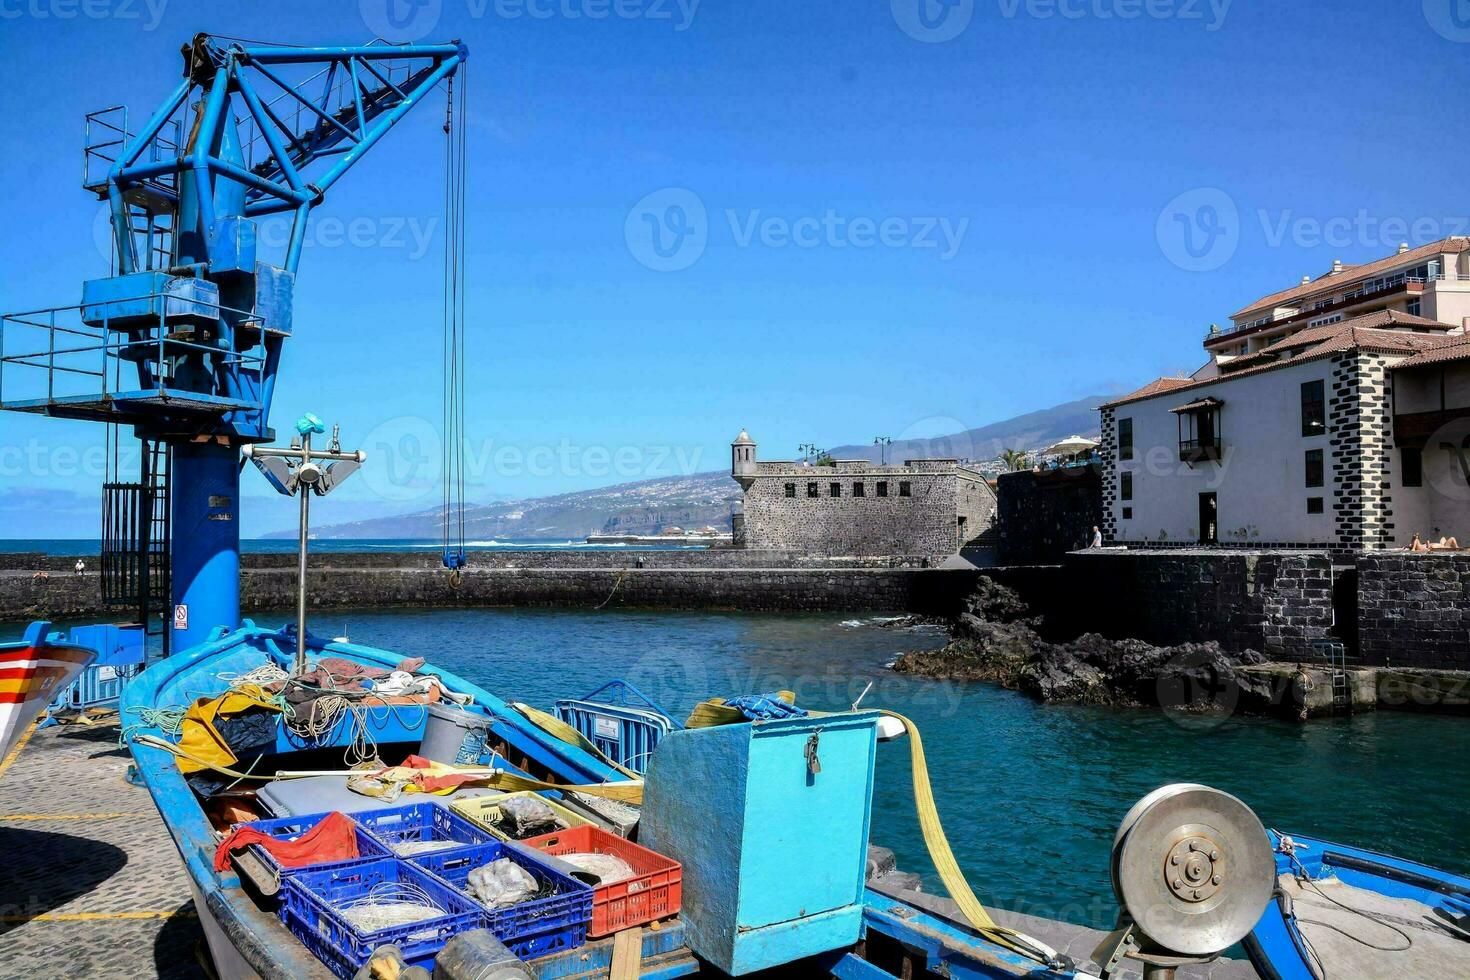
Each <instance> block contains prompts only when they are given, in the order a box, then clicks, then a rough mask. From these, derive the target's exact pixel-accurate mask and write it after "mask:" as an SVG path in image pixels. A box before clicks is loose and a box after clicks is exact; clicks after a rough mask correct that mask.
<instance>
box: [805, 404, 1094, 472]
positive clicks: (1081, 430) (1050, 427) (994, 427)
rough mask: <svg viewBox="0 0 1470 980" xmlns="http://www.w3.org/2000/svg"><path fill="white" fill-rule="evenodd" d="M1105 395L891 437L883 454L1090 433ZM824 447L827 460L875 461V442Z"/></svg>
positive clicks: (941, 453) (974, 451)
mask: <svg viewBox="0 0 1470 980" xmlns="http://www.w3.org/2000/svg"><path fill="white" fill-rule="evenodd" d="M1107 400H1108V396H1104V395H1091V396H1089V397H1087V398H1082V399H1079V400H1077V401H1075V402H1067V403H1066V404H1065V405H1057V406H1055V407H1053V408H1046V409H1042V410H1041V411H1039V412H1029V413H1027V414H1025V415H1018V416H1016V417H1015V418H1013V419H1006V420H1005V421H1004V422H992V423H991V424H990V425H983V426H981V427H980V428H978V429H968V430H966V431H964V432H957V433H955V434H954V435H947V436H936V437H935V438H933V439H904V440H894V442H893V444H892V445H890V446H888V447H887V454H886V455H887V457H888V459H889V461H890V462H896V463H901V462H903V461H904V460H906V459H975V460H981V459H995V458H996V457H997V456H999V455H1000V454H1001V451H1002V450H1005V449H1044V448H1046V447H1047V446H1050V445H1053V444H1054V443H1058V442H1061V441H1062V440H1063V439H1065V438H1067V436H1091V437H1094V438H1095V437H1096V436H1097V434H1098V417H1097V407H1098V406H1099V405H1101V404H1102V403H1103V402H1105V401H1107ZM827 452H828V453H829V455H831V456H832V458H833V459H870V460H872V461H873V462H875V463H876V462H878V460H879V447H877V446H873V445H866V446H864V445H851V446H837V447H836V448H834V449H829V450H828V451H827Z"/></svg>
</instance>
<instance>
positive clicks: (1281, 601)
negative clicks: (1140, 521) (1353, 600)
mask: <svg viewBox="0 0 1470 980" xmlns="http://www.w3.org/2000/svg"><path fill="white" fill-rule="evenodd" d="M1064 567H1065V568H1066V569H1067V572H1068V574H1067V581H1068V583H1069V595H1070V596H1071V598H1072V608H1074V609H1075V610H1076V622H1075V623H1074V624H1073V625H1074V628H1076V629H1077V631H1078V632H1085V631H1093V632H1099V633H1103V634H1105V635H1107V636H1111V637H1119V638H1121V637H1135V638H1137V639H1141V640H1146V641H1148V642H1149V643H1153V644H1156V645H1158V646H1173V645H1176V644H1180V643H1189V642H1204V641H1206V640H1218V641H1219V642H1220V644H1221V645H1222V646H1224V647H1225V648H1226V649H1227V650H1237V651H1238V650H1244V649H1254V650H1259V651H1261V652H1263V653H1265V654H1267V655H1268V656H1271V657H1277V658H1282V659H1288V660H1290V659H1296V658H1299V657H1306V656H1307V655H1309V653H1310V652H1311V645H1312V642H1313V641H1315V640H1322V639H1327V638H1328V637H1329V636H1330V634H1331V631H1332V623H1333V610H1332V577H1333V570H1332V560H1331V558H1329V557H1328V556H1327V555H1325V554H1318V553H1310V552H1248V551H1216V550H1196V551H1183V550H1170V551H1143V550H1128V551H1124V550H1099V551H1083V552H1077V553H1075V554H1071V555H1068V556H1067V558H1066V560H1065V562H1064Z"/></svg>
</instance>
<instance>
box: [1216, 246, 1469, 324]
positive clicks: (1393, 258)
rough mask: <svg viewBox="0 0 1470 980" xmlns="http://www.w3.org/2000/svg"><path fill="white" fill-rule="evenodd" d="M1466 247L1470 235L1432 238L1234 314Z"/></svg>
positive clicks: (1279, 302) (1365, 277) (1283, 302)
mask: <svg viewBox="0 0 1470 980" xmlns="http://www.w3.org/2000/svg"><path fill="white" fill-rule="evenodd" d="M1465 251H1470V238H1462V237H1459V236H1456V237H1453V238H1442V239H1440V240H1439V241H1437V242H1430V243H1429V244H1428V245H1420V246H1419V247H1418V248H1411V249H1409V250H1408V251H1407V252H1399V253H1397V254H1394V255H1390V256H1389V257H1388V258H1385V259H1378V260H1377V261H1376V262H1369V263H1367V264H1365V265H1345V266H1343V267H1342V271H1341V272H1339V273H1337V274H1336V275H1333V274H1332V273H1330V272H1329V273H1327V274H1326V275H1322V276H1318V277H1317V278H1316V279H1313V280H1312V281H1311V282H1309V283H1304V284H1302V285H1300V286H1293V287H1291V288H1290V289H1283V290H1282V291H1281V292H1279V293H1271V294H1270V295H1269V296H1262V297H1261V298H1260V299H1258V300H1256V301H1255V302H1254V303H1251V304H1250V305H1248V306H1246V307H1244V308H1243V309H1241V310H1239V311H1237V312H1235V313H1233V314H1231V319H1238V318H1239V317H1243V316H1245V315H1246V314H1248V313H1255V312H1257V311H1258V310H1266V309H1271V308H1274V307H1277V306H1283V305H1286V304H1288V303H1290V302H1291V301H1292V300H1295V299H1300V298H1302V297H1303V296H1310V295H1312V294H1313V293H1318V292H1322V291H1324V290H1325V289H1327V288H1328V287H1329V286H1330V287H1331V288H1332V289H1334V290H1335V289H1337V288H1339V287H1342V286H1349V285H1352V284H1353V283H1355V282H1357V281H1358V280H1360V279H1371V278H1372V277H1373V276H1376V275H1378V274H1379V273H1380V272H1387V271H1388V270H1389V269H1395V268H1397V267H1399V266H1401V265H1407V264H1409V263H1415V262H1419V261H1420V260H1425V259H1429V258H1432V257H1434V256H1436V255H1443V254H1445V253H1447V252H1465Z"/></svg>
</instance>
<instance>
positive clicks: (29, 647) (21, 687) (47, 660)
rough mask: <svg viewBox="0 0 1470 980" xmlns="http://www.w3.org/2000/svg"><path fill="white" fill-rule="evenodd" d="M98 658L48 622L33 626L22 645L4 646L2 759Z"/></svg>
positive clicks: (0, 651)
mask: <svg viewBox="0 0 1470 980" xmlns="http://www.w3.org/2000/svg"><path fill="white" fill-rule="evenodd" d="M96 657H97V653H96V651H95V650H91V649H88V648H87V647H84V646H78V645H76V644H74V643H67V642H64V641H63V640H62V639H61V638H60V636H59V635H57V634H53V633H52V632H51V624H50V623H46V622H37V623H32V624H31V625H30V627H29V628H28V629H27V630H26V632H25V635H24V636H23V637H22V638H21V640H20V642H18V643H5V644H0V758H5V757H6V756H9V755H10V750H11V749H13V748H14V747H15V744H16V742H18V741H19V740H20V737H21V734H22V733H23V732H24V731H25V730H26V728H27V727H28V726H29V725H30V723H31V722H33V721H35V720H36V718H37V717H38V716H39V715H40V714H41V712H42V711H44V710H45V708H46V706H47V705H48V704H50V703H51V700H52V699H53V698H54V697H56V694H57V692H59V691H63V690H65V689H66V686H67V685H68V684H70V683H71V682H72V681H73V680H75V679H76V677H77V675H78V674H80V673H81V672H82V671H83V670H84V669H86V667H87V666H88V665H89V664H90V663H91V662H92V661H93V660H95V659H96Z"/></svg>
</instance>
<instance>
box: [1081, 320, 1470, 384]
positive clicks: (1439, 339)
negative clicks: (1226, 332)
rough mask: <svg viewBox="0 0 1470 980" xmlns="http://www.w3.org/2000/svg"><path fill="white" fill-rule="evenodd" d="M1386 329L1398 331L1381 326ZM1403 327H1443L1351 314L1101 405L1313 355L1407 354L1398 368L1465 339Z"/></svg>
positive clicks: (1427, 322) (1270, 368) (1228, 377)
mask: <svg viewBox="0 0 1470 980" xmlns="http://www.w3.org/2000/svg"><path fill="white" fill-rule="evenodd" d="M1391 327H1398V328H1400V329H1385V328H1391ZM1408 327H1417V328H1421V329H1428V328H1433V329H1434V330H1436V331H1444V330H1447V329H1449V328H1448V326H1447V325H1446V324H1443V323H1439V322H1437V321H1434V320H1425V319H1424V318H1423V317H1417V316H1409V315H1408V314H1407V313H1399V312H1397V311H1394V310H1380V311H1378V312H1376V313H1369V314H1366V315H1364V316H1359V317H1353V318H1352V319H1351V320H1343V321H1341V322H1339V323H1329V324H1326V325H1324V326H1320V327H1312V328H1311V329H1309V330H1303V331H1301V332H1300V333H1297V334H1294V335H1292V336H1290V337H1285V338H1283V339H1281V340H1279V341H1277V342H1276V343H1274V344H1272V345H1271V346H1270V347H1267V348H1265V349H1263V350H1261V351H1258V352H1256V353H1254V354H1247V355H1244V356H1241V357H1237V358H1235V359H1234V361H1233V364H1235V365H1246V366H1241V367H1235V368H1234V369H1231V368H1226V369H1225V370H1224V371H1222V373H1221V374H1219V375H1218V376H1216V377H1213V378H1204V379H1201V380H1199V381H1194V380H1191V379H1189V378H1160V379H1159V380H1157V381H1154V382H1152V383H1151V384H1147V385H1144V386H1143V387H1142V388H1140V389H1138V390H1137V391H1135V392H1134V393H1133V394H1131V395H1125V396H1124V397H1122V398H1119V399H1116V400H1114V401H1111V402H1108V403H1107V404H1106V405H1104V406H1103V407H1104V408H1110V407H1113V406H1115V405H1123V404H1126V403H1128V402H1135V401H1142V400H1144V399H1146V398H1152V397H1154V396H1156V395H1161V394H1166V393H1169V392H1175V391H1182V390H1184V389H1186V388H1202V387H1204V386H1206V385H1212V384H1220V383H1222V382H1229V381H1232V380H1234V379H1235V378H1239V377H1244V376H1245V375H1251V374H1259V373H1260V372H1262V371H1274V370H1275V369H1277V368H1279V367H1285V366H1286V365H1288V364H1300V363H1302V362H1303V361H1312V360H1316V359H1317V358H1319V357H1326V356H1327V355H1329V354H1336V353H1340V352H1342V351H1349V350H1357V349H1366V350H1373V351H1383V352H1386V353H1393V354H1408V355H1411V356H1410V358H1409V359H1408V360H1406V361H1403V362H1401V364H1400V365H1399V366H1402V364H1408V363H1410V362H1413V361H1418V360H1419V358H1420V357H1423V356H1425V354H1424V353H1421V352H1426V353H1428V352H1433V351H1436V350H1439V349H1440V348H1445V347H1459V346H1460V345H1461V344H1465V343H1470V342H1467V340H1466V338H1464V337H1459V336H1455V337H1446V336H1444V334H1443V333H1441V332H1436V333H1414V332H1412V331H1411V330H1409V329H1403V328H1408ZM1467 356H1470V354H1467Z"/></svg>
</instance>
